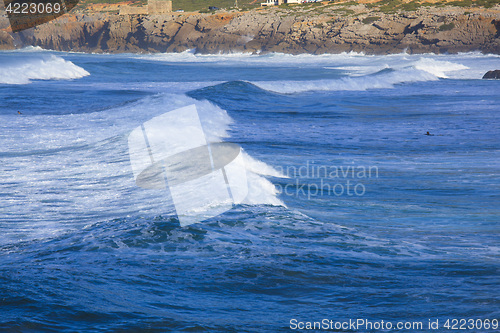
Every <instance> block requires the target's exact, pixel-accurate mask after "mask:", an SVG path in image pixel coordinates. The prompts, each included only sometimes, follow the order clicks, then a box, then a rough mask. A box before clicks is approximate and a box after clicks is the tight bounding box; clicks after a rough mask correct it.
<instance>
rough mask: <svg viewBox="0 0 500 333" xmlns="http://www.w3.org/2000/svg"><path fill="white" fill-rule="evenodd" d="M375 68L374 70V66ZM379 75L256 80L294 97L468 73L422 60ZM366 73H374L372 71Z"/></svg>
mask: <svg viewBox="0 0 500 333" xmlns="http://www.w3.org/2000/svg"><path fill="white" fill-rule="evenodd" d="M371 68H372V69H373V67H371ZM375 68H376V69H377V70H378V72H376V73H373V74H371V73H370V74H368V75H364V76H349V77H342V78H338V79H332V80H314V81H254V82H250V83H252V84H254V85H256V86H257V87H259V88H261V89H264V90H267V91H271V92H276V93H283V94H293V93H302V92H307V91H362V90H369V89H390V88H393V87H394V85H397V84H401V83H409V82H423V81H435V80H438V79H440V78H448V75H447V73H448V72H454V71H461V70H467V69H468V67H467V66H464V65H462V64H458V63H453V62H449V61H440V60H435V59H431V58H421V59H419V60H418V61H415V62H412V63H410V64H409V65H408V64H406V65H399V66H398V65H396V66H393V67H389V66H387V65H385V66H379V67H378V68H377V67H375ZM332 69H344V70H345V69H355V70H357V71H359V70H362V68H360V67H356V68H353V67H340V68H332ZM364 70H367V71H370V69H369V68H364Z"/></svg>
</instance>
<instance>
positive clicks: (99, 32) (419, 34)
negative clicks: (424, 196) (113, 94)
mask: <svg viewBox="0 0 500 333" xmlns="http://www.w3.org/2000/svg"><path fill="white" fill-rule="evenodd" d="M359 6H361V7H362V6H363V5H359ZM2 24H3V27H2ZM7 24H8V22H7ZM5 27H6V23H5V20H4V22H0V29H1V28H5ZM27 45H33V46H41V47H43V48H46V49H53V50H61V51H83V52H110V53H113V52H182V51H185V50H187V49H196V50H197V52H200V53H219V52H284V53H293V54H297V53H313V54H320V53H339V52H344V51H358V52H361V51H362V52H365V53H372V54H386V53H399V52H401V51H403V50H407V51H408V52H413V53H424V52H434V53H443V52H448V53H455V52H467V51H476V50H478V51H482V52H485V53H496V54H500V9H499V8H498V7H495V8H493V9H475V10H473V11H469V12H466V11H465V10H463V9H459V8H455V7H445V8H439V9H438V8H432V7H425V8H422V9H419V10H417V11H413V12H401V13H397V14H384V13H381V12H376V13H369V12H363V11H360V12H359V13H357V15H348V16H346V15H345V13H344V15H341V14H339V13H337V12H335V11H330V12H326V13H325V12H321V13H312V12H311V11H309V12H306V11H302V12H297V11H294V10H293V9H280V8H273V9H268V10H265V11H258V10H253V11H249V12H232V13H225V14H214V15H211V14H192V15H189V14H185V15H161V16H160V15H156V16H155V15H150V16H146V15H106V14H94V15H85V14H74V15H70V14H68V15H65V16H63V17H61V18H59V19H57V20H55V21H52V22H49V23H46V24H43V25H41V26H38V27H36V28H34V29H30V30H26V31H23V32H20V33H16V34H9V33H7V32H6V30H5V29H4V30H3V31H2V30H0V49H2V48H3V49H7V48H13V47H23V46H27Z"/></svg>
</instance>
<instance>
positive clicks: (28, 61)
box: [0, 53, 90, 84]
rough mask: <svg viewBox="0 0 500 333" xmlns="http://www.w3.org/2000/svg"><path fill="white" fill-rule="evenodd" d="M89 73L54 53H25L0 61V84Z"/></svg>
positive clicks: (77, 76)
mask: <svg viewBox="0 0 500 333" xmlns="http://www.w3.org/2000/svg"><path fill="white" fill-rule="evenodd" d="M0 59H1V58H0ZM88 75H90V73H89V72H87V71H86V70H85V69H83V68H81V67H79V66H77V65H75V64H73V63H72V62H71V61H67V60H64V59H63V58H61V57H58V56H55V55H40V54H39V55H36V56H35V55H32V54H30V53H26V54H23V55H20V56H19V57H18V58H16V59H15V60H11V59H8V60H7V61H5V60H4V59H2V61H1V62H0V84H28V83H30V82H31V80H68V79H79V78H82V77H84V76H88Z"/></svg>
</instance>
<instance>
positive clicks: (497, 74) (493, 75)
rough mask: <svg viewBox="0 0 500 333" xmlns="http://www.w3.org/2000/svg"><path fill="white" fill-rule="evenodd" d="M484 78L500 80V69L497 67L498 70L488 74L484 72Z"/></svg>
mask: <svg viewBox="0 0 500 333" xmlns="http://www.w3.org/2000/svg"><path fill="white" fill-rule="evenodd" d="M483 79H497V80H500V70H499V69H497V70H496V71H489V72H487V73H486V74H484V76H483Z"/></svg>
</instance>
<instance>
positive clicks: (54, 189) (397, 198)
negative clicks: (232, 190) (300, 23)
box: [0, 50, 500, 332]
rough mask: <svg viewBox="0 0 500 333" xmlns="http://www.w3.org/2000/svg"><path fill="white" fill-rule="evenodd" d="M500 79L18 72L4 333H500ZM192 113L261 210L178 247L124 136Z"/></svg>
mask: <svg viewBox="0 0 500 333" xmlns="http://www.w3.org/2000/svg"><path fill="white" fill-rule="evenodd" d="M63 59H64V60H63ZM498 63H499V58H498V56H484V55H479V54H464V55H459V56H434V55H423V56H418V55H413V56H410V55H396V56H379V57H374V56H363V55H356V54H350V55H336V56H335V55H329V56H285V55H267V56H246V55H233V56H195V55H193V54H191V53H184V54H180V55H157V56H132V55H120V56H111V55H105V56H104V55H83V54H65V53H50V52H46V51H40V50H25V51H22V52H3V53H0V160H1V163H0V184H1V186H0V231H1V233H0V331H2V332H4V331H5V332H111V331H119V332H177V331H182V332H184V331H188V332H205V331H210V332H279V331H290V330H291V324H290V321H291V320H292V319H296V320H297V321H302V322H307V321H309V322H310V321H321V320H323V319H328V320H333V321H338V322H343V321H348V320H349V319H352V320H356V319H360V318H363V319H365V320H371V321H373V322H375V321H381V320H384V321H386V322H387V321H389V322H391V323H394V325H396V323H398V322H422V323H423V329H422V330H419V329H413V330H412V329H410V330H403V331H411V332H418V331H428V327H427V325H428V321H429V319H430V320H433V321H435V320H436V319H438V320H439V325H440V326H439V328H438V329H437V330H434V331H439V332H441V331H442V332H445V331H449V330H447V329H446V328H445V327H444V324H445V322H446V320H447V319H452V318H457V319H461V318H464V319H480V320H485V319H490V320H493V319H496V320H498V318H499V314H500V311H499V309H500V306H499V305H500V294H499V292H498V290H499V282H500V277H499V268H500V263H499V257H500V247H499V241H500V236H499V232H500V227H499V217H500V206H499V205H498V203H499V202H500V116H499V114H500V108H499V105H500V81H499V82H497V81H490V80H488V81H486V80H480V77H481V76H482V74H484V72H486V71H487V70H490V69H494V68H495V66H497V67H498ZM193 103H195V104H196V105H197V107H198V108H199V110H200V113H201V114H203V117H204V119H205V120H207V121H208V122H209V123H210V124H212V126H213V132H214V133H215V134H217V135H218V136H220V137H223V138H224V140H225V141H229V142H234V143H237V144H239V145H241V146H242V147H243V149H244V151H245V153H246V154H247V156H248V158H247V161H246V165H247V169H248V173H249V175H250V176H249V178H248V183H249V184H248V185H249V188H250V194H249V198H248V201H247V202H246V203H245V204H243V205H238V206H236V207H235V208H234V209H232V210H230V211H228V212H226V213H224V214H222V215H220V216H217V217H214V218H212V219H209V220H207V221H204V222H202V223H197V224H192V225H190V226H187V227H184V228H181V227H180V226H179V220H178V219H177V217H176V215H175V210H174V208H173V205H172V203H171V202H170V201H169V198H168V196H167V195H166V194H165V193H164V192H163V191H154V190H144V189H141V188H139V187H137V186H136V185H135V183H134V177H133V174H132V169H131V167H130V161H129V156H128V146H127V137H128V134H129V133H130V132H131V131H132V130H133V129H134V128H136V127H137V126H139V125H140V124H142V123H143V122H145V121H148V120H149V119H151V118H153V117H155V116H158V115H161V114H163V113H165V112H167V111H169V110H172V109H175V108H178V107H182V106H185V105H190V104H193ZM17 111H20V112H21V113H22V114H21V115H19V114H18V113H17ZM229 117H230V118H229ZM427 132H429V135H426V133H427ZM186 140H189V139H188V138H187V139H186ZM285 176H286V177H285ZM337 331H356V332H358V331H359V332H367V331H373V332H376V331H381V330H376V329H370V328H366V327H364V326H362V327H358V328H357V329H354V330H352V329H351V330H348V329H347V330H346V329H343V330H342V329H341V330H337ZM382 331H396V330H390V329H389V330H388V329H386V330H382ZM467 331H470V332H482V331H489V332H494V331H498V329H496V330H495V329H493V327H491V328H490V329H489V330H485V329H477V328H472V329H470V330H467Z"/></svg>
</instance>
